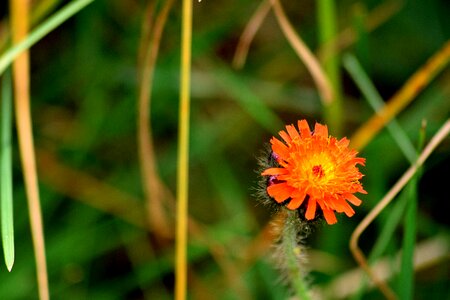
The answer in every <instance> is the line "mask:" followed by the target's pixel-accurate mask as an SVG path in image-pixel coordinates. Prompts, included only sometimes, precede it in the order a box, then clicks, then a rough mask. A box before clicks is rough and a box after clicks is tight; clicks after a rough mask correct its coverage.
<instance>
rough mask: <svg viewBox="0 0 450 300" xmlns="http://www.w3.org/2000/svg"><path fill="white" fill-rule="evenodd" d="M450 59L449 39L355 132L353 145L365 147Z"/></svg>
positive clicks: (352, 139)
mask: <svg viewBox="0 0 450 300" xmlns="http://www.w3.org/2000/svg"><path fill="white" fill-rule="evenodd" d="M449 60H450V41H447V43H446V44H445V45H444V46H443V47H442V48H441V49H440V50H439V51H438V52H437V53H436V54H435V55H433V56H432V57H431V58H430V59H429V60H428V61H427V63H426V64H425V65H424V66H423V67H422V68H420V69H419V70H418V71H417V72H416V73H414V75H413V76H411V78H410V79H409V80H408V81H407V82H406V83H405V85H403V87H402V88H401V89H400V90H399V91H398V92H397V93H396V94H395V95H394V96H393V97H392V98H391V99H390V100H389V101H388V102H387V104H386V106H384V107H383V109H381V110H380V111H379V112H377V113H376V114H375V115H373V116H372V118H370V119H369V120H368V121H367V122H366V123H364V124H363V125H362V126H361V127H360V128H359V129H358V131H356V132H355V134H353V136H352V138H351V139H350V141H351V147H352V148H355V149H362V148H364V147H365V146H366V145H367V144H368V143H369V142H370V141H371V140H372V139H373V137H374V136H375V135H376V134H377V133H378V132H379V131H380V130H381V129H382V128H383V127H384V126H385V125H386V124H387V123H388V122H389V121H391V120H392V118H394V117H395V116H396V115H398V114H399V113H400V112H401V111H402V110H403V109H404V108H405V107H406V106H407V105H408V104H409V103H411V102H412V100H414V99H415V98H416V97H417V95H418V94H419V93H420V92H421V91H422V90H423V89H424V88H425V87H426V86H427V85H428V84H429V83H430V81H431V80H432V79H433V78H434V77H435V76H436V75H437V74H438V73H439V72H440V71H441V70H442V69H443V68H444V67H445V66H446V65H447V63H448V62H449Z"/></svg>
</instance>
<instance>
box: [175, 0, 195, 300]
mask: <svg viewBox="0 0 450 300" xmlns="http://www.w3.org/2000/svg"><path fill="white" fill-rule="evenodd" d="M181 28H182V32H181V68H180V69H181V70H180V79H181V80H180V107H179V127H178V128H179V132H178V174H177V211H176V217H177V218H176V220H177V224H176V241H175V263H176V267H175V299H176V300H183V299H186V294H187V290H186V289H187V233H188V230H187V225H188V222H187V219H188V191H189V189H188V186H189V172H188V170H189V105H190V81H191V78H190V73H191V45H192V1H191V0H183V4H182V26H181Z"/></svg>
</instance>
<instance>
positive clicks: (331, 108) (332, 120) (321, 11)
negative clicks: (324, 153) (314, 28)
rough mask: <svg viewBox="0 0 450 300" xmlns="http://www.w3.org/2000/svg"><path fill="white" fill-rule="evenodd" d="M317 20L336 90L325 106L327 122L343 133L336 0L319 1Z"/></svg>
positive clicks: (325, 66)
mask: <svg viewBox="0 0 450 300" xmlns="http://www.w3.org/2000/svg"><path fill="white" fill-rule="evenodd" d="M317 20H318V23H319V43H320V44H321V45H324V46H325V47H324V49H325V50H324V53H323V54H324V56H323V57H325V60H324V61H323V62H322V64H323V67H324V70H325V73H326V74H327V76H328V78H329V80H330V83H331V86H332V88H333V92H334V94H333V95H334V99H333V101H332V102H331V104H329V105H326V106H325V107H324V119H325V123H326V124H328V126H330V128H333V133H334V134H335V135H341V133H342V110H343V108H342V96H341V94H342V93H341V75H340V72H339V57H338V55H337V49H336V47H335V43H333V39H334V38H335V36H336V33H337V25H336V23H337V22H336V7H335V2H334V0H319V1H317Z"/></svg>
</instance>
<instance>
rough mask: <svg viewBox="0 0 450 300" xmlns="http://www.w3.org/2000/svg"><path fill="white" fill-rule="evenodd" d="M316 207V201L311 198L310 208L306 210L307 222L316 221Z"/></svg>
mask: <svg viewBox="0 0 450 300" xmlns="http://www.w3.org/2000/svg"><path fill="white" fill-rule="evenodd" d="M316 206H317V202H316V200H315V199H313V198H309V201H308V207H307V208H306V213H305V217H306V219H307V220H312V219H314V217H315V215H316Z"/></svg>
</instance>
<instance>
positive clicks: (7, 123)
mask: <svg viewBox="0 0 450 300" xmlns="http://www.w3.org/2000/svg"><path fill="white" fill-rule="evenodd" d="M2 81H3V82H2V99H1V116H2V118H1V143H2V144H1V154H0V166H1V174H2V176H1V178H0V180H1V181H0V197H1V209H0V212H1V225H2V243H3V254H4V258H5V263H6V267H7V268H8V271H10V272H11V269H12V267H13V265H14V209H13V180H12V152H11V148H12V145H11V133H12V92H11V75H10V72H6V73H5V76H4V77H3V80H2Z"/></svg>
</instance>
